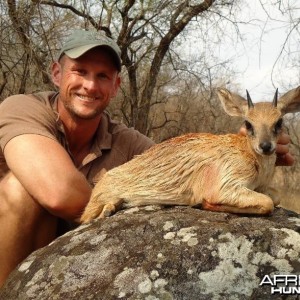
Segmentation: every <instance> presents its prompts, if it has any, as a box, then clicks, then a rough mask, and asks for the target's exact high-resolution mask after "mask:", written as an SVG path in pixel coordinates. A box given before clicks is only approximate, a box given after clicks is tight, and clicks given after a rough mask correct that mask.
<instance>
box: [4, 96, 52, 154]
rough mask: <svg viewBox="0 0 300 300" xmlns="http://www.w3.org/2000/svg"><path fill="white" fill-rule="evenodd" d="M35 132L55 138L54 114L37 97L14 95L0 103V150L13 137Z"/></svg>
mask: <svg viewBox="0 0 300 300" xmlns="http://www.w3.org/2000/svg"><path fill="white" fill-rule="evenodd" d="M23 134H37V135H43V136H45V137H49V138H51V139H56V135H57V128H56V115H55V113H54V112H53V111H52V110H51V109H50V108H49V107H47V106H46V105H45V103H43V102H42V101H40V100H39V99H36V98H34V97H32V96H29V95H15V96H11V97H8V98H6V99H5V100H4V101H3V102H2V103H1V104H0V147H1V149H2V151H4V148H5V146H6V144H7V143H8V142H9V141H10V140H11V139H12V138H14V137H16V136H19V135H23Z"/></svg>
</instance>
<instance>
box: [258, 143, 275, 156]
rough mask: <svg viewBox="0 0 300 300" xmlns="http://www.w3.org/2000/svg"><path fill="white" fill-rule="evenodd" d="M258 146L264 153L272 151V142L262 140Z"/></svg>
mask: <svg viewBox="0 0 300 300" xmlns="http://www.w3.org/2000/svg"><path fill="white" fill-rule="evenodd" d="M259 147H260V149H261V150H262V151H263V153H265V154H266V153H271V152H273V147H272V143H270V142H262V143H260V144H259Z"/></svg>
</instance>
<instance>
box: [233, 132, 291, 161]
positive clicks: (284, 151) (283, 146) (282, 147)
mask: <svg viewBox="0 0 300 300" xmlns="http://www.w3.org/2000/svg"><path fill="white" fill-rule="evenodd" d="M246 133H247V132H246V128H244V127H241V129H240V131H239V134H242V135H246ZM289 143H290V137H289V135H288V134H286V133H281V134H280V135H279V138H278V142H277V146H276V155H277V160H276V166H292V165H293V164H294V162H295V158H294V157H293V155H292V154H291V153H290V152H289V151H290V150H289Z"/></svg>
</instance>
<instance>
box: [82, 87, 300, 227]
mask: <svg viewBox="0 0 300 300" xmlns="http://www.w3.org/2000/svg"><path fill="white" fill-rule="evenodd" d="M299 95H300V92H299V88H298V89H295V90H292V91H290V92H289V93H287V94H286V95H284V96H283V97H282V98H281V99H280V102H279V107H280V109H277V108H274V107H273V106H272V105H271V104H270V103H261V104H255V106H254V108H253V109H248V108H247V104H246V100H245V99H243V98H242V97H240V96H238V95H235V94H232V93H230V92H229V91H227V90H225V89H222V90H220V91H219V98H220V100H221V102H222V104H223V106H224V108H225V110H226V111H227V112H228V113H229V114H231V115H242V116H244V117H245V119H247V120H249V121H250V122H251V123H253V124H255V131H256V135H255V137H254V136H251V137H248V136H242V135H237V134H227V135H212V134H208V133H190V134H186V135H183V136H179V137H175V138H172V139H170V140H167V141H165V142H163V143H161V144H158V145H155V146H154V147H152V148H151V149H149V150H148V151H146V152H145V153H144V154H142V155H139V156H137V157H135V158H134V159H133V160H131V161H130V162H128V163H126V164H124V165H122V166H120V167H118V168H115V169H113V170H110V171H109V172H107V173H106V174H105V175H104V176H103V177H102V178H101V180H100V181H99V182H98V184H97V185H96V186H95V188H94V190H93V193H92V196H91V200H90V202H89V203H88V205H87V207H86V209H85V211H84V213H83V215H82V217H81V222H88V221H90V220H91V219H93V218H97V217H104V216H108V215H110V214H112V213H114V212H115V210H117V209H119V208H120V207H121V206H122V205H124V206H126V207H132V206H139V205H148V204H163V205H192V206H193V205H196V204H199V203H202V207H203V208H204V209H209V210H216V211H227V212H234V213H257V214H267V213H270V212H272V210H273V207H274V204H275V205H276V204H278V203H279V202H278V200H276V199H275V198H273V200H272V198H271V197H270V196H269V195H268V185H269V183H270V181H271V180H272V177H273V174H274V170H275V160H276V155H275V153H274V150H270V151H271V152H270V153H267V155H264V154H262V153H261V152H262V150H261V149H258V148H259V144H260V141H261V139H266V138H268V141H270V142H272V143H276V139H277V136H276V135H275V134H274V133H273V131H274V125H275V123H276V122H277V121H278V119H279V118H280V117H281V116H282V112H281V111H283V110H284V109H286V110H288V107H289V106H292V105H293V106H295V103H296V110H300V96H299ZM293 111H295V109H293ZM263 128H264V130H263ZM266 128H267V130H265V129H266ZM262 131H264V132H263V133H262ZM261 135H262V136H261ZM273 201H274V204H273Z"/></svg>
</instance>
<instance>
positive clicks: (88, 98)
mask: <svg viewBox="0 0 300 300" xmlns="http://www.w3.org/2000/svg"><path fill="white" fill-rule="evenodd" d="M77 96H78V97H79V98H80V99H82V100H85V101H95V100H96V99H97V98H96V97H88V96H83V95H77Z"/></svg>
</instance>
